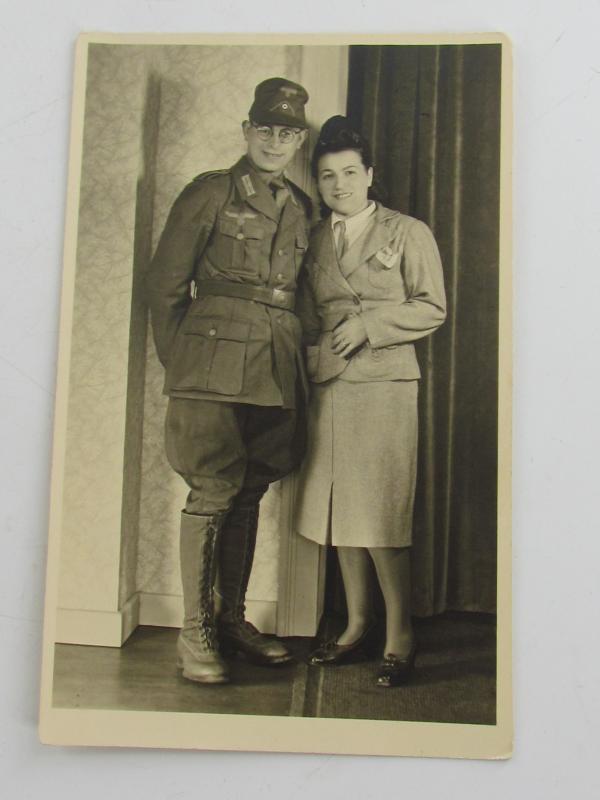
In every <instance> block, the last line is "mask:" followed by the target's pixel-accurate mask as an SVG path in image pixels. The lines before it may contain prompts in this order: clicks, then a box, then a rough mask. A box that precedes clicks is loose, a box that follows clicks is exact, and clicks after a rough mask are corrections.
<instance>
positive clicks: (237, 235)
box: [235, 232, 244, 239]
mask: <svg viewBox="0 0 600 800" xmlns="http://www.w3.org/2000/svg"><path fill="white" fill-rule="evenodd" d="M235 238H236V239H243V238H244V234H243V233H241V232H240V233H236V235H235Z"/></svg>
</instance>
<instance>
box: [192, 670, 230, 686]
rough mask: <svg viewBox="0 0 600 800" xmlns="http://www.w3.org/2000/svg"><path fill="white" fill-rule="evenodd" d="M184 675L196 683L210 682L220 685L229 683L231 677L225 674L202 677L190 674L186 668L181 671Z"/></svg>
mask: <svg viewBox="0 0 600 800" xmlns="http://www.w3.org/2000/svg"><path fill="white" fill-rule="evenodd" d="M181 674H182V675H183V677H184V678H185V679H186V680H188V681H193V682H194V683H210V684H213V685H219V684H224V683H229V678H228V677H226V676H225V675H222V676H218V675H214V676H213V675H210V676H208V675H207V676H206V677H204V678H200V677H199V676H197V675H188V674H187V673H186V672H185V670H184V671H183V672H182V673H181Z"/></svg>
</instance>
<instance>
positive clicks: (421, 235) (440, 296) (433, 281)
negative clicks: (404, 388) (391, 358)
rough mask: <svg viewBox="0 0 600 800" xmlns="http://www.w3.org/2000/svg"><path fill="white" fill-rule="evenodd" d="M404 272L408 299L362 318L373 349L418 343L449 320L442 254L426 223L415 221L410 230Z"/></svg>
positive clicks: (385, 304) (384, 305)
mask: <svg viewBox="0 0 600 800" xmlns="http://www.w3.org/2000/svg"><path fill="white" fill-rule="evenodd" d="M400 269H401V270H402V276H403V278H404V284H405V287H406V295H407V299H406V300H405V301H404V302H402V303H393V302H382V303H378V304H377V306H376V307H374V308H371V309H367V310H364V311H362V312H361V314H360V318H361V320H362V322H363V324H364V327H365V330H366V334H367V337H368V340H369V344H370V345H371V347H373V348H377V347H388V346H390V345H394V344H405V343H406V342H414V341H415V340H417V339H421V338H423V337H424V336H427V335H429V334H430V333H432V332H433V331H434V330H435V329H436V328H438V327H439V326H440V325H441V324H442V323H443V321H444V320H445V318H446V295H445V292H444V278H443V273H442V263H441V260H440V254H439V251H438V248H437V244H436V242H435V239H434V238H433V234H432V233H431V231H430V230H429V228H428V227H427V225H425V223H424V222H421V221H419V220H415V221H414V222H413V223H412V224H411V226H410V228H409V229H408V231H407V234H406V240H405V244H404V253H403V258H402V262H401V266H400Z"/></svg>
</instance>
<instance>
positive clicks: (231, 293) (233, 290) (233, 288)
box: [194, 281, 296, 311]
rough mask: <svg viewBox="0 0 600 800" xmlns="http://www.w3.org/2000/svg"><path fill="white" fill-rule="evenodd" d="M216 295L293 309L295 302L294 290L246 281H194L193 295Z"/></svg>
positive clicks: (287, 309)
mask: <svg viewBox="0 0 600 800" xmlns="http://www.w3.org/2000/svg"><path fill="white" fill-rule="evenodd" d="M207 294H210V295H214V296H216V297H238V298H240V299H242V300H254V301H256V302H257V303H263V304H264V305H266V306H273V307H274V308H283V309H285V310H286V311H293V310H294V307H295V304H296V297H295V294H294V292H286V291H285V290H284V289H272V288H270V287H267V286H251V285H250V284H248V283H233V282H231V281H196V283H195V288H194V297H202V296H203V295H207Z"/></svg>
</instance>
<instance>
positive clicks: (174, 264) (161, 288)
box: [148, 78, 310, 683]
mask: <svg viewBox="0 0 600 800" xmlns="http://www.w3.org/2000/svg"><path fill="white" fill-rule="evenodd" d="M307 100H308V94H307V92H306V90H305V89H304V88H303V87H302V86H299V85H298V84H296V83H292V82H291V81H288V80H285V79H283V78H269V79H268V80H265V81H263V82H262V83H260V84H259V85H258V86H257V87H256V90H255V97H254V103H253V105H252V107H251V108H250V111H249V119H248V120H246V121H245V122H243V124H242V129H243V134H244V139H245V141H246V144H247V151H246V154H245V155H244V156H243V157H242V158H241V159H240V160H239V161H238V162H237V163H236V164H234V165H233V167H231V168H230V169H224V170H219V171H216V172H208V173H204V174H202V175H199V176H198V177H197V178H196V179H195V180H194V181H192V182H191V183H190V184H189V185H188V186H186V187H185V189H184V190H183V192H182V193H181V194H180V195H179V197H178V198H177V200H176V201H175V203H174V205H173V208H172V210H171V212H170V215H169V217H168V219H167V223H166V226H165V229H164V231H163V234H162V236H161V239H160V241H159V244H158V247H157V250H156V254H155V256H154V258H153V260H152V264H151V266H150V270H149V275H148V291H149V302H150V310H151V316H152V327H153V333H154V340H155V343H156V349H157V352H158V355H159V358H160V360H161V362H162V364H163V365H164V367H165V369H166V376H165V388H164V391H165V393H166V394H168V395H169V405H168V410H167V419H166V452H167V457H168V459H169V463H170V464H171V466H172V467H173V469H174V470H175V471H176V472H178V473H179V474H180V475H181V476H182V477H183V478H184V480H185V481H186V483H187V485H188V487H189V494H188V496H187V501H186V504H185V509H184V510H183V511H182V514H181V531H180V557H181V578H182V584H183V600H184V622H183V627H182V630H181V632H180V635H179V638H178V641H177V651H178V656H179V662H178V663H179V666H180V667H181V668H182V669H183V676H184V677H185V678H188V679H189V680H193V681H199V682H201V683H226V682H227V681H228V680H229V676H228V671H227V665H226V663H225V662H224V660H223V658H222V656H221V653H222V654H223V655H228V654H231V655H233V654H236V653H242V654H244V655H245V657H246V658H247V659H248V660H250V661H252V662H254V663H258V664H263V665H275V664H283V663H286V662H288V661H290V660H291V654H290V653H289V651H288V650H287V649H286V647H285V646H284V645H283V643H282V642H280V641H278V640H277V639H274V638H272V637H266V636H263V635H262V634H260V633H259V632H258V631H257V630H256V628H254V627H253V626H252V625H251V624H250V623H249V622H247V621H246V620H245V618H244V611H245V595H246V589H247V585H248V579H249V577H250V570H251V568H252V560H253V556H254V545H255V541H256V529H257V524H258V506H259V502H260V499H261V497H262V496H263V494H264V493H265V491H266V490H267V488H268V485H269V483H271V482H273V481H277V480H279V479H281V478H282V477H283V476H285V475H287V474H288V473H289V472H291V471H292V470H293V469H294V468H295V467H296V466H297V465H298V463H299V462H300V460H301V458H302V455H303V448H304V438H305V436H304V428H303V424H302V422H301V420H302V418H303V414H302V408H303V402H304V401H303V397H304V394H305V387H306V378H305V375H304V371H303V370H304V368H303V362H302V356H301V351H300V340H301V331H300V324H299V322H298V319H297V317H296V316H295V314H294V292H295V289H296V281H297V278H298V273H299V271H300V269H301V267H302V261H303V258H304V254H305V251H306V248H307V243H308V239H307V233H308V225H309V219H310V200H309V198H308V197H307V196H306V195H305V194H304V192H302V191H301V190H300V189H299V188H298V187H297V186H295V185H294V184H293V183H291V182H290V181H289V180H288V179H287V178H286V177H285V176H284V169H285V168H286V166H287V165H288V164H290V162H291V161H292V159H293V158H294V156H295V154H296V152H297V151H298V150H299V149H300V148H301V147H302V145H303V144H304V141H305V139H306V136H307V130H306V127H307V126H306V120H305V115H304V105H305V103H306V101H307ZM217 564H218V571H219V579H218V593H219V595H220V599H221V611H220V614H219V617H218V620H216V619H215V611H214V591H213V587H214V581H215V575H216V570H217Z"/></svg>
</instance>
